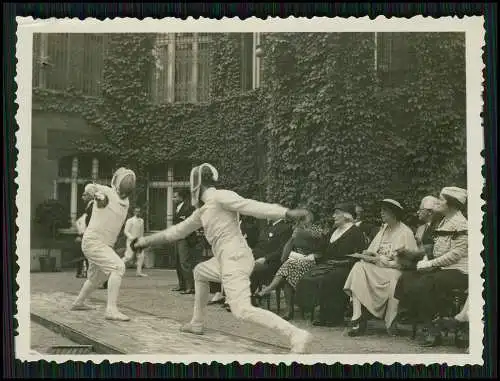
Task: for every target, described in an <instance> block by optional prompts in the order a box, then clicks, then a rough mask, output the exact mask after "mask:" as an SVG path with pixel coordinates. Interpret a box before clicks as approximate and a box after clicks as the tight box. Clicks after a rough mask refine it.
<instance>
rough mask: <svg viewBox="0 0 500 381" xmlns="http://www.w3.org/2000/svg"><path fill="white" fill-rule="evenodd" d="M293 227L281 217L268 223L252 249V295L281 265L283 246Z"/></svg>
mask: <svg viewBox="0 0 500 381" xmlns="http://www.w3.org/2000/svg"><path fill="white" fill-rule="evenodd" d="M292 232H293V227H292V226H291V225H290V224H289V223H288V222H286V221H285V220H283V219H281V220H278V221H274V222H271V223H269V224H268V225H267V226H266V228H265V229H264V231H263V232H262V233H263V234H262V235H261V239H259V241H258V242H257V244H256V245H255V247H254V249H253V255H254V257H255V267H254V269H253V272H252V275H251V276H250V282H251V285H250V289H251V291H252V295H253V294H254V293H255V291H257V289H258V288H259V287H260V286H261V285H262V284H264V283H266V282H268V281H270V280H271V279H272V277H273V276H274V274H276V271H278V269H279V267H280V266H281V255H282V253H283V247H284V246H285V244H286V242H287V241H288V240H289V239H290V237H291V236H292Z"/></svg>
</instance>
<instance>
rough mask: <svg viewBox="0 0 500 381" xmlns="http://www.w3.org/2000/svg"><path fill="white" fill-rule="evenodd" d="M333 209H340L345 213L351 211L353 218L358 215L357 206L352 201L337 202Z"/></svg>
mask: <svg viewBox="0 0 500 381" xmlns="http://www.w3.org/2000/svg"><path fill="white" fill-rule="evenodd" d="M333 210H334V211H335V210H340V211H342V212H345V213H349V214H350V215H351V216H352V217H353V218H354V217H355V216H356V206H355V205H354V204H352V203H350V202H340V203H338V204H335V207H334V208H333Z"/></svg>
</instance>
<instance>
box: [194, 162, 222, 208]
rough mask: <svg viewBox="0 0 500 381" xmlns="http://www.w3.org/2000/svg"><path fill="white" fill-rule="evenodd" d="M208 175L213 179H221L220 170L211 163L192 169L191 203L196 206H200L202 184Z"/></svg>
mask: <svg viewBox="0 0 500 381" xmlns="http://www.w3.org/2000/svg"><path fill="white" fill-rule="evenodd" d="M204 176H205V178H206V177H207V176H208V177H210V178H211V179H212V180H213V181H217V180H219V172H218V171H217V169H215V167H214V166H213V165H211V164H209V163H203V164H201V165H199V166H197V167H194V168H193V169H192V170H191V176H190V183H191V204H192V205H193V206H194V207H195V208H198V207H199V203H200V188H201V185H202V179H203V177H204Z"/></svg>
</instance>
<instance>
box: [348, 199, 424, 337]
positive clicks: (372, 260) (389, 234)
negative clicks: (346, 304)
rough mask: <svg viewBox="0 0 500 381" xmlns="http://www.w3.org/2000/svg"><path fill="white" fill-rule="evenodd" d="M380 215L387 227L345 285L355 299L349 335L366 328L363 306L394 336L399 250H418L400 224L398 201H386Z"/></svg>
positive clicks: (405, 229) (401, 211) (376, 238)
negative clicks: (395, 290)
mask: <svg viewBox="0 0 500 381" xmlns="http://www.w3.org/2000/svg"><path fill="white" fill-rule="evenodd" d="M380 215H381V217H382V221H383V222H384V225H382V228H381V229H380V231H379V232H378V233H377V235H376V236H375V238H374V239H373V241H372V242H371V243H370V246H369V247H368V249H367V250H366V251H364V252H363V254H364V256H365V257H364V259H362V260H361V261H359V262H356V263H355V264H354V266H353V268H352V270H351V272H350V273H349V276H348V277H347V280H346V282H345V285H344V290H345V292H346V293H347V294H348V295H349V296H350V297H351V298H352V308H353V314H352V318H351V328H350V329H349V332H348V333H349V335H350V336H357V335H361V334H363V333H364V331H365V329H366V318H367V316H365V315H364V314H363V307H364V308H366V309H367V310H368V312H370V313H371V314H372V315H373V316H375V317H377V318H379V319H384V320H385V325H386V328H387V330H388V332H389V333H392V332H391V331H392V330H391V328H392V323H393V321H394V319H395V317H396V315H397V309H398V303H397V300H396V299H394V289H395V287H396V284H397V281H398V279H399V277H400V276H401V270H400V268H401V265H400V263H399V262H398V258H397V256H396V251H397V250H398V249H406V250H411V251H414V250H417V243H416V241H415V237H414V236H413V232H412V231H411V229H410V228H409V227H408V226H406V225H405V224H403V223H402V222H401V220H402V217H403V207H402V206H401V204H400V203H399V202H397V201H395V200H391V199H385V200H383V201H382V202H381V212H380Z"/></svg>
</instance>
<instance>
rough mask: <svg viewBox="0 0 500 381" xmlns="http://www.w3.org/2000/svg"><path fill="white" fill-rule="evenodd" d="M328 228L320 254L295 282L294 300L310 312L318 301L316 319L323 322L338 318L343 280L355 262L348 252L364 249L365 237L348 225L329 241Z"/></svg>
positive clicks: (342, 301) (341, 310) (343, 297)
mask: <svg viewBox="0 0 500 381" xmlns="http://www.w3.org/2000/svg"><path fill="white" fill-rule="evenodd" d="M332 234H333V231H331V232H330V233H329V234H328V236H325V238H324V240H325V243H324V249H323V252H322V255H321V257H319V258H317V259H316V263H317V265H316V266H315V267H313V268H312V269H311V270H310V271H309V272H308V273H307V274H306V275H305V276H304V277H303V278H302V279H301V280H300V281H299V283H298V284H297V287H296V289H295V301H296V303H297V305H299V306H300V307H301V308H303V309H304V310H305V311H310V310H311V309H312V308H314V307H315V306H317V305H318V304H319V305H320V306H321V309H320V318H321V320H325V321H337V320H342V316H343V313H344V309H345V306H346V304H347V296H346V294H345V292H344V290H343V286H344V283H345V281H346V279H347V276H348V275H349V272H350V271H351V268H352V266H353V264H354V263H355V262H356V261H357V259H355V258H351V257H349V256H348V255H349V254H354V253H360V252H362V251H363V250H364V249H366V247H367V244H366V241H365V237H364V234H363V232H362V231H361V229H360V228H358V227H356V226H352V227H351V228H350V229H349V230H347V231H346V232H345V233H344V234H343V235H342V236H341V237H340V238H339V239H337V240H336V241H335V242H333V243H330V238H331V235H332Z"/></svg>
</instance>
